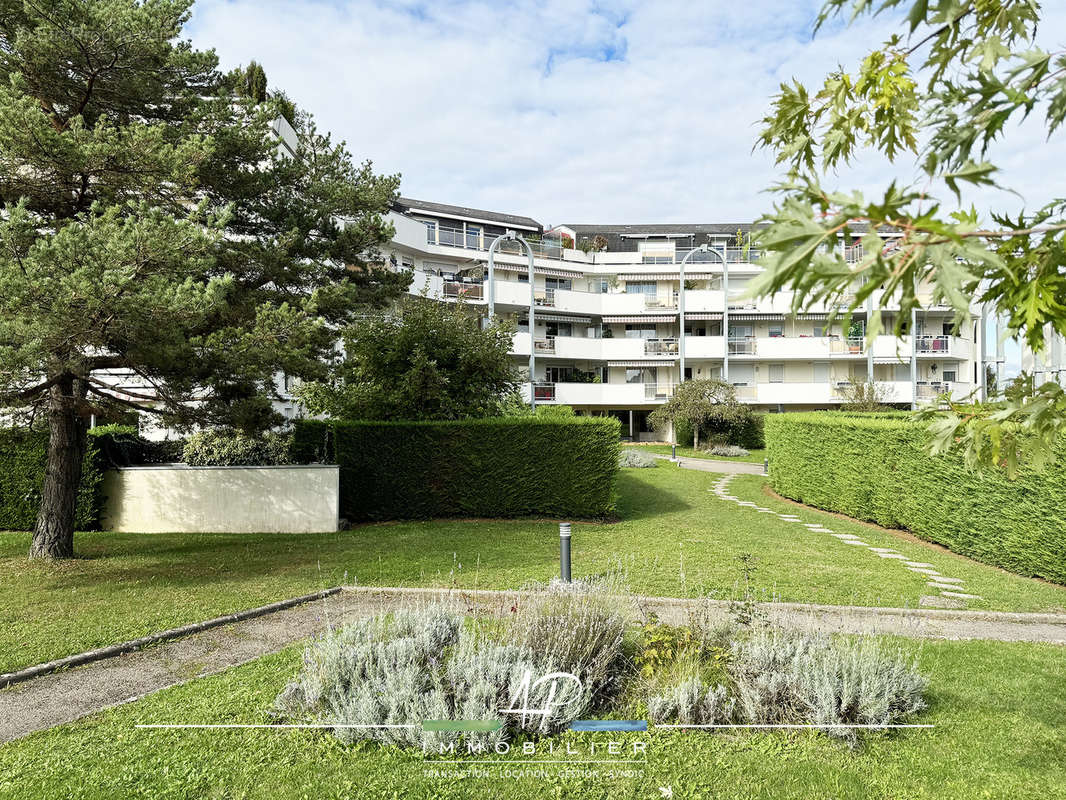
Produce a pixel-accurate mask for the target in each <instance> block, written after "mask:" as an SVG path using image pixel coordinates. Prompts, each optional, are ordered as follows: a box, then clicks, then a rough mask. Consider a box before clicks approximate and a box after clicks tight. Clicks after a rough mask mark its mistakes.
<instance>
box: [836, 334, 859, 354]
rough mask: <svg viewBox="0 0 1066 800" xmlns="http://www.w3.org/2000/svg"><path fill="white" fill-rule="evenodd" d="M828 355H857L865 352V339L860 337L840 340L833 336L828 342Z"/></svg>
mask: <svg viewBox="0 0 1066 800" xmlns="http://www.w3.org/2000/svg"><path fill="white" fill-rule="evenodd" d="M829 352H830V353H838V354H839V353H849V354H851V355H858V354H861V353H865V352H866V339H864V338H863V337H862V336H848V337H845V338H841V337H840V336H833V337H831V338H830V340H829Z"/></svg>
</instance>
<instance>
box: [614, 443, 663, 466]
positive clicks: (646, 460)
mask: <svg viewBox="0 0 1066 800" xmlns="http://www.w3.org/2000/svg"><path fill="white" fill-rule="evenodd" d="M658 465H659V464H658V462H657V461H656V459H655V457H654V456H650V455H648V454H647V453H642V452H641V451H640V450H634V449H632V448H623V450H622V455H621V456H619V458H618V466H620V467H638V468H645V467H657V466H658Z"/></svg>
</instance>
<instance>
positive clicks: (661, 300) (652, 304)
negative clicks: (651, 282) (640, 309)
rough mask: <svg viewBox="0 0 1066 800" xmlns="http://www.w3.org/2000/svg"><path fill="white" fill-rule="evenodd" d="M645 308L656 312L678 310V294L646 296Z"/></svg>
mask: <svg viewBox="0 0 1066 800" xmlns="http://www.w3.org/2000/svg"><path fill="white" fill-rule="evenodd" d="M644 308H645V309H646V310H654V309H659V308H671V309H672V308H677V292H674V293H673V294H668V295H667V294H664V295H654V294H647V295H644Z"/></svg>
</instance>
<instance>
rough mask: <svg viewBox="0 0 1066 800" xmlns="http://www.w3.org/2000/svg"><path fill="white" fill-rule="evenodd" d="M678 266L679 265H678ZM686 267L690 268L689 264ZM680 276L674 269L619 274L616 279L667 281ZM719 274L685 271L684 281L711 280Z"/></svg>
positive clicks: (693, 270)
mask: <svg viewBox="0 0 1066 800" xmlns="http://www.w3.org/2000/svg"><path fill="white" fill-rule="evenodd" d="M679 266H680V265H679ZM688 266H691V264H689V265H688ZM679 274H680V270H678V269H675V270H674V271H673V272H620V273H618V279H619V280H623V281H668V280H671V279H672V280H675V281H676V280H677V279H678V277H679ZM721 274H722V273H721V272H707V271H706V270H699V269H686V270H685V279H686V280H687V279H689V278H691V279H692V280H699V279H700V278H713V277H716V276H717V277H720V276H721Z"/></svg>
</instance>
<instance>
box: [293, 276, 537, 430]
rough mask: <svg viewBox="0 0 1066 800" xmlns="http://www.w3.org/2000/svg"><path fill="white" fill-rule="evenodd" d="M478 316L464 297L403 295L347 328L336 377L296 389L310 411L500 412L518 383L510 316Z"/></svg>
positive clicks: (455, 415) (434, 415)
mask: <svg viewBox="0 0 1066 800" xmlns="http://www.w3.org/2000/svg"><path fill="white" fill-rule="evenodd" d="M480 322H481V320H480V319H479V318H478V317H476V316H474V315H473V314H471V313H469V310H468V309H467V307H466V306H465V305H464V304H463V303H461V302H458V303H441V302H438V301H436V300H430V299H427V298H425V297H410V296H408V297H404V298H402V299H401V300H400V301H399V302H398V303H397V304H396V307H395V308H392V309H389V310H387V311H382V312H378V313H375V314H371V315H368V316H367V318H365V319H363V320H360V321H358V322H356V323H355V324H354V325H352V326H351V327H350V328H349V329H348V330H347V331H346V332H345V334H344V344H345V357H344V358H343V360H342V361H341V362H340V363H339V364H338V365H337V367H336V371H335V373H334V375H333V376H332V379H331V380H327V381H316V382H311V383H305V384H303V385H302V386H301V387H300V388H299V389H298V391H297V394H298V397H299V399H300V401H301V403H302V404H303V405H304V407H305V408H306V409H307V410H308V411H309V412H311V413H312V414H326V415H329V416H333V417H339V418H343V419H372V420H400V419H402V420H419V419H467V418H472V417H492V416H499V415H500V414H501V413H503V412H504V411H505V410H506V409H507V408H508V407H509V397H511V396H513V394H514V392H515V391H516V388H517V383H518V379H519V376H518V371H517V368H516V366H515V364H514V361H513V359H512V358H511V355H510V351H511V346H512V343H513V337H514V327H513V324H512V323H509V322H505V321H502V320H500V319H497V320H496V321H494V322H493V323H492V324H490V325H487V326H485V327H482V326H481V324H480Z"/></svg>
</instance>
